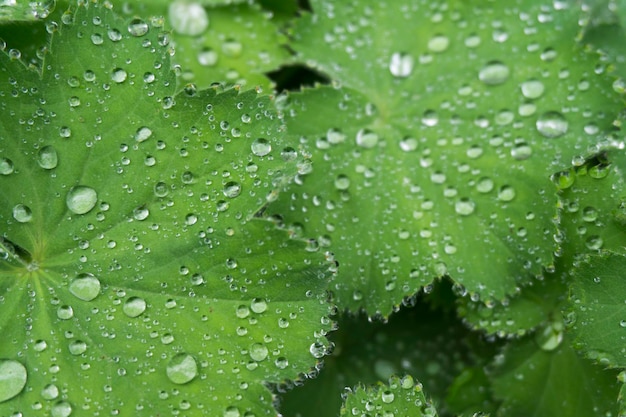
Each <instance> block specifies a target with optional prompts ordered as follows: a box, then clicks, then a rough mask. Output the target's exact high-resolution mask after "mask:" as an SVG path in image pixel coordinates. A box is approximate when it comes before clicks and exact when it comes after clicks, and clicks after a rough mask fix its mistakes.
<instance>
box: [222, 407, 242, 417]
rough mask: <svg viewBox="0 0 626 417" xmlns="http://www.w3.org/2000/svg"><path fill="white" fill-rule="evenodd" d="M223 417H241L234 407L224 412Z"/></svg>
mask: <svg viewBox="0 0 626 417" xmlns="http://www.w3.org/2000/svg"><path fill="white" fill-rule="evenodd" d="M224 417H241V412H240V411H239V409H238V408H237V407H235V406H230V407H228V408H226V410H224Z"/></svg>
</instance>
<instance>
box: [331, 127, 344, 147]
mask: <svg viewBox="0 0 626 417" xmlns="http://www.w3.org/2000/svg"><path fill="white" fill-rule="evenodd" d="M326 140H327V141H328V143H330V144H332V145H336V144H338V143H342V142H343V141H345V140H346V134H345V133H343V132H342V131H341V130H339V129H328V131H327V132H326Z"/></svg>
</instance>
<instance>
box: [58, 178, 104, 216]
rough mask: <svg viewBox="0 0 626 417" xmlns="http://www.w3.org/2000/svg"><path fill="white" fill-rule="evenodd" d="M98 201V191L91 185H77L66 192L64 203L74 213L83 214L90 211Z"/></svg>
mask: <svg viewBox="0 0 626 417" xmlns="http://www.w3.org/2000/svg"><path fill="white" fill-rule="evenodd" d="M97 201H98V193H97V192H96V190H94V189H93V188H91V187H87V186H85V185H77V186H75V187H72V188H71V189H70V191H69V192H68V193H67V197H66V199H65V203H66V204H67V208H68V209H70V211H71V212H72V213H75V214H85V213H88V212H89V211H91V209H93V208H94V207H95V205H96V202H97Z"/></svg>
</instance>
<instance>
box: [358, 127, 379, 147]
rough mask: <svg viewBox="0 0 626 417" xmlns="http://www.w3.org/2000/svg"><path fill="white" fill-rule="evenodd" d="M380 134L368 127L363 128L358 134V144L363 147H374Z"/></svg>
mask: <svg viewBox="0 0 626 417" xmlns="http://www.w3.org/2000/svg"><path fill="white" fill-rule="evenodd" d="M378 139H379V137H378V134H377V133H375V132H372V131H371V130H368V129H361V130H359V131H358V132H357V134H356V144H357V145H359V146H360V147H362V148H368V149H369V148H373V147H374V146H376V145H377V144H378Z"/></svg>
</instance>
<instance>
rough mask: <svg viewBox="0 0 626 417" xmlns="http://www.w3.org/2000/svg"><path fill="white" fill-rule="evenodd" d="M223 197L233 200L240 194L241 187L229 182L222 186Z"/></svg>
mask: <svg viewBox="0 0 626 417" xmlns="http://www.w3.org/2000/svg"><path fill="white" fill-rule="evenodd" d="M223 193H224V195H225V196H226V197H229V198H235V197H237V196H238V195H239V194H241V185H240V184H239V183H237V182H234V181H229V182H227V183H226V184H224V191H223Z"/></svg>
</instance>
